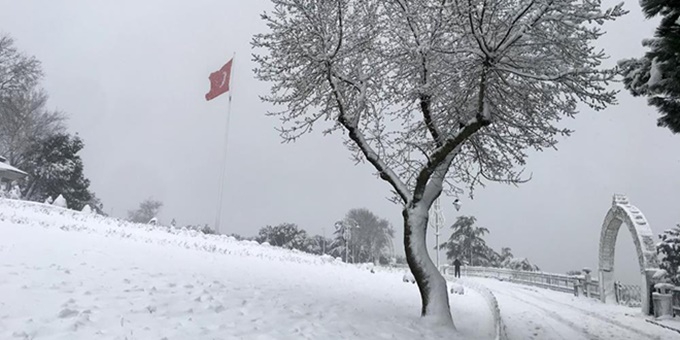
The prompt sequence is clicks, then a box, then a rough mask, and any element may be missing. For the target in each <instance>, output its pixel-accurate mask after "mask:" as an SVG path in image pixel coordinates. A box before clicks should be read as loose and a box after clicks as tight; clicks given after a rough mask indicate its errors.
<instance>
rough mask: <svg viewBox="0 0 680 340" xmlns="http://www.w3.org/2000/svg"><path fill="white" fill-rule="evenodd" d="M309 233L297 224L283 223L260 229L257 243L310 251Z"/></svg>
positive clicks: (256, 239)
mask: <svg viewBox="0 0 680 340" xmlns="http://www.w3.org/2000/svg"><path fill="white" fill-rule="evenodd" d="M307 238H308V237H307V232H306V231H305V230H303V229H300V228H299V227H298V226H297V224H295V223H283V224H279V225H277V226H274V227H272V226H266V227H264V228H262V229H260V231H259V233H258V235H257V237H256V238H255V241H257V242H259V243H262V242H269V244H271V245H272V246H276V247H283V248H288V249H297V250H301V251H309V249H308V245H309V243H308V240H307Z"/></svg>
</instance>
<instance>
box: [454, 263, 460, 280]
mask: <svg viewBox="0 0 680 340" xmlns="http://www.w3.org/2000/svg"><path fill="white" fill-rule="evenodd" d="M453 268H454V270H455V272H454V273H453V274H454V276H455V277H460V260H458V259H456V260H455V261H453Z"/></svg>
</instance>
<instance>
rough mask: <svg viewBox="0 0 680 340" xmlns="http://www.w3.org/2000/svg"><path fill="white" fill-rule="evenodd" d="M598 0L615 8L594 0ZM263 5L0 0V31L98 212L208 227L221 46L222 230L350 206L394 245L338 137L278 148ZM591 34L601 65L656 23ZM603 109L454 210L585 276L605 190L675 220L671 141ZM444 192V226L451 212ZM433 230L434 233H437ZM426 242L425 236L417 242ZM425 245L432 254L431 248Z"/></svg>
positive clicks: (320, 219) (620, 259)
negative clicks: (50, 112) (65, 136)
mask: <svg viewBox="0 0 680 340" xmlns="http://www.w3.org/2000/svg"><path fill="white" fill-rule="evenodd" d="M605 2H606V3H607V4H608V5H610V6H611V5H613V4H614V3H615V2H614V1H605ZM269 6H270V5H269V2H268V1H264V0H249V1H243V0H241V1H236V0H231V1H199V0H196V1H167V0H144V1H128V0H126V1H86V0H83V1H58V2H56V1H49V2H48V1H10V0H0V8H2V9H3V10H2V11H0V32H4V33H9V34H10V35H12V36H13V37H14V38H15V39H16V43H17V46H18V47H19V48H20V49H21V50H23V51H26V52H27V53H30V54H33V55H35V56H36V57H37V58H38V59H40V60H41V61H42V63H43V67H44V70H45V73H46V78H45V80H44V83H43V85H44V87H45V88H46V90H47V91H48V93H49V94H50V101H49V106H50V107H56V108H58V109H61V110H63V111H65V112H67V113H68V114H69V116H70V120H69V128H70V130H71V131H72V132H77V133H78V134H79V135H80V136H81V137H82V138H83V139H84V141H85V149H84V150H83V152H82V157H83V159H84V162H85V173H86V175H87V177H88V178H90V180H91V181H92V187H91V188H92V189H93V190H94V191H95V192H96V194H97V195H98V196H99V197H100V198H101V199H102V200H103V202H104V205H105V210H106V211H107V212H110V213H112V214H113V215H115V216H121V217H122V216H125V215H126V211H127V210H129V209H133V208H135V207H136V206H137V204H138V203H139V202H140V201H141V200H143V199H145V198H147V197H153V198H156V199H159V200H162V201H163V202H164V203H165V206H164V208H163V211H162V213H161V216H160V217H161V219H162V220H164V221H165V222H166V223H167V222H168V221H169V220H170V219H171V218H176V219H177V221H178V222H179V223H180V224H187V223H210V224H212V222H213V220H214V217H215V209H216V203H215V202H216V198H217V180H218V169H219V163H220V159H221V152H222V150H223V140H224V139H223V136H224V131H225V124H226V120H225V119H226V112H227V96H222V97H219V98H217V99H215V100H213V101H211V102H206V101H205V99H204V97H203V96H204V94H205V93H206V92H207V91H208V88H209V82H208V75H209V73H210V72H213V71H215V70H217V69H219V68H220V67H221V66H222V65H223V64H224V63H225V62H226V61H227V60H228V59H229V58H230V57H231V55H232V54H233V53H234V52H235V53H236V61H235V66H234V67H235V69H234V80H233V83H232V84H233V96H234V101H233V106H232V117H231V125H230V135H229V147H228V165H227V182H226V189H225V190H226V191H225V210H224V217H223V220H224V221H226V222H227V223H228V226H227V230H226V231H227V232H236V233H239V234H243V235H253V234H255V233H256V232H257V230H258V229H259V228H260V227H263V226H265V225H267V224H277V223H281V222H294V223H297V224H298V225H300V226H301V227H303V228H305V229H307V230H308V231H309V232H310V233H312V234H314V233H321V232H322V228H324V227H325V230H326V233H327V234H329V233H330V232H331V230H332V228H333V223H334V222H335V221H337V220H339V219H341V218H342V217H343V215H344V214H345V212H346V211H347V210H349V209H351V208H355V207H366V208H369V209H371V210H372V211H374V212H375V213H377V214H378V215H380V216H382V217H385V218H387V219H388V220H390V221H391V222H392V223H393V225H394V226H395V229H396V230H397V231H398V233H397V239H396V240H395V243H396V246H397V249H398V250H399V251H400V252H403V246H401V244H402V239H401V237H402V232H401V229H402V222H401V215H400V208H399V207H398V206H396V205H393V204H392V203H390V202H388V201H387V200H386V197H387V196H388V195H389V187H388V185H387V184H386V183H384V182H382V181H380V180H378V179H376V178H375V177H374V176H372V173H373V169H372V168H371V166H370V165H368V164H360V165H357V166H355V165H354V163H353V162H352V161H351V160H350V158H349V156H350V154H349V152H348V151H346V150H345V148H344V147H343V146H342V144H341V137H340V136H339V135H335V136H330V137H323V136H322V135H321V133H320V132H319V130H318V129H317V132H316V133H313V134H311V135H308V136H306V137H304V138H302V139H301V140H300V141H298V142H296V143H293V144H281V143H280V139H279V136H278V134H277V133H276V131H274V127H275V126H276V125H277V124H278V122H277V121H276V120H275V119H274V118H271V117H267V116H265V112H266V111H267V110H268V109H270V108H271V107H270V106H269V105H268V104H263V103H261V102H260V101H259V99H258V95H262V94H265V93H267V91H268V89H269V88H268V86H267V85H266V84H263V83H259V82H258V81H256V80H255V79H254V76H253V73H252V71H251V70H252V68H253V67H254V66H255V65H254V64H253V63H252V62H251V61H250V54H251V53H252V51H251V49H250V40H251V37H252V35H253V34H254V33H257V32H262V31H263V30H264V29H265V27H264V25H263V24H262V22H261V20H259V14H260V13H261V12H262V11H264V10H266V9H267V8H268V7H269ZM625 8H627V9H629V10H630V11H631V13H630V14H629V15H627V16H626V17H624V18H623V19H621V20H619V21H617V22H615V23H612V24H609V25H607V26H606V29H607V31H609V34H608V35H606V36H605V37H604V38H603V39H602V40H601V44H600V45H601V47H603V48H605V49H606V50H607V52H608V53H609V54H610V55H611V56H612V58H611V60H610V62H611V63H614V62H615V61H616V60H618V59H622V58H627V57H637V56H640V55H641V54H642V52H643V49H642V47H641V45H640V42H641V40H642V39H643V38H647V37H650V36H651V35H652V33H653V30H654V27H655V21H645V20H644V19H643V16H642V15H641V14H640V9H639V5H638V3H637V1H629V2H626V5H625ZM618 99H619V105H617V106H614V107H611V108H609V109H607V110H606V111H603V112H593V111H591V110H588V109H585V110H583V111H582V112H581V113H580V114H579V115H578V117H577V118H576V119H575V120H569V121H566V123H565V125H566V126H568V127H570V128H572V129H574V130H576V132H575V133H574V135H573V136H572V137H570V138H567V139H564V140H562V141H561V142H560V144H559V145H558V147H559V151H553V150H550V151H546V152H543V153H535V152H531V153H530V157H529V160H528V165H527V173H529V172H531V173H533V180H532V181H531V182H529V183H527V184H523V185H521V186H519V187H512V186H506V185H499V184H489V185H488V186H487V187H486V188H480V189H478V190H477V192H476V194H475V198H474V200H470V199H469V198H467V197H465V198H463V208H462V209H461V211H460V214H466V215H474V216H476V217H477V218H478V222H479V225H482V226H485V227H487V228H489V229H490V230H491V235H490V236H489V238H488V239H489V242H490V244H491V245H492V246H494V247H496V248H500V247H501V246H509V247H511V248H512V249H513V252H514V253H515V255H516V256H522V257H528V258H530V259H531V260H532V261H533V262H535V263H536V264H538V265H539V266H540V267H541V268H543V269H545V270H548V271H555V272H564V271H566V270H568V269H574V268H576V269H578V268H581V267H583V266H590V267H591V268H594V269H595V268H597V247H598V241H599V235H600V228H601V225H602V221H603V219H604V216H605V214H606V212H607V209H608V208H609V206H610V205H611V197H612V194H614V193H625V194H627V195H628V196H629V198H630V200H631V202H632V203H633V204H634V205H636V206H637V207H638V208H640V209H641V210H642V212H643V213H644V214H645V215H646V217H647V219H648V220H649V222H650V224H651V226H652V229H653V230H654V232H655V233H659V232H661V231H662V230H664V229H667V228H669V227H671V226H673V225H675V224H676V223H680V209H679V207H678V206H679V204H680V176H678V174H680V135H676V136H673V135H672V134H671V133H670V132H669V131H668V130H666V129H661V128H658V127H656V118H657V116H658V115H657V113H656V112H655V110H654V109H653V108H650V107H648V106H647V105H646V100H645V99H642V98H633V97H632V96H630V95H629V94H628V93H626V92H621V93H620V94H619V96H618ZM451 201H452V199H451V198H446V200H445V202H444V204H443V207H445V209H446V211H445V217H446V219H447V221H448V222H453V220H454V219H455V217H456V216H457V214H458V213H456V212H455V210H454V209H453V207H452V205H451ZM619 235H620V237H619V242H618V244H619V245H620V247H619V248H618V249H617V250H618V251H617V265H616V269H617V271H619V276H620V277H622V278H623V279H624V280H627V281H633V279H632V278H633V275H634V273H635V272H636V271H637V270H638V268H637V263H636V262H635V261H636V260H635V259H636V258H635V255H634V247H633V245H632V241H631V238H630V236H629V234H628V232H627V231H624V232H622V233H620V234H619ZM444 236H448V232H446V231H445V232H444ZM430 237H431V238H433V237H432V235H430ZM432 244H433V245H434V243H433V241H432Z"/></svg>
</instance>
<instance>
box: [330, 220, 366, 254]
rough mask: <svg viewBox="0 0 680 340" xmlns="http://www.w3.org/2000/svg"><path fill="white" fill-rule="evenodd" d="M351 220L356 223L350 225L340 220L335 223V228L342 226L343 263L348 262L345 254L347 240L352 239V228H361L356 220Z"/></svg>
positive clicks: (346, 251) (347, 251) (347, 250)
mask: <svg viewBox="0 0 680 340" xmlns="http://www.w3.org/2000/svg"><path fill="white" fill-rule="evenodd" d="M352 222H354V224H356V225H354V226H352V225H350V224H349V223H348V222H347V221H342V222H338V223H336V224H335V228H336V229H339V228H342V238H344V239H345V263H349V262H348V261H349V259H348V257H347V256H348V254H349V240H350V239H352V228H357V229H359V228H361V227H360V226H359V224H358V223H357V222H356V221H354V220H352Z"/></svg>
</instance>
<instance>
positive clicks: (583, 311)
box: [524, 291, 661, 340]
mask: <svg viewBox="0 0 680 340" xmlns="http://www.w3.org/2000/svg"><path fill="white" fill-rule="evenodd" d="M537 293H539V294H540V295H541V297H540V299H541V300H542V301H549V302H550V303H551V304H555V305H560V306H564V307H567V308H570V309H572V310H574V311H577V312H579V313H581V314H585V315H587V316H589V317H591V318H595V319H598V320H600V321H603V322H606V323H608V324H610V325H613V326H616V327H620V328H623V329H625V330H627V331H629V332H633V333H635V334H638V335H640V336H644V337H645V338H647V339H659V340H661V337H659V336H655V335H652V334H649V333H645V332H643V331H641V330H639V329H637V328H635V327H631V326H628V325H626V324H624V323H621V322H619V321H616V320H613V319H611V318H608V317H606V316H603V315H600V314H597V313H593V312H591V311H589V310H587V309H583V308H579V307H576V306H573V305H569V304H567V303H564V302H561V301H557V300H555V299H551V298H549V297H547V296H545V295H544V294H541V293H540V292H539V291H537ZM524 295H525V296H528V297H530V298H532V299H538V297H535V296H532V295H531V294H526V293H525V294H524Z"/></svg>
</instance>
